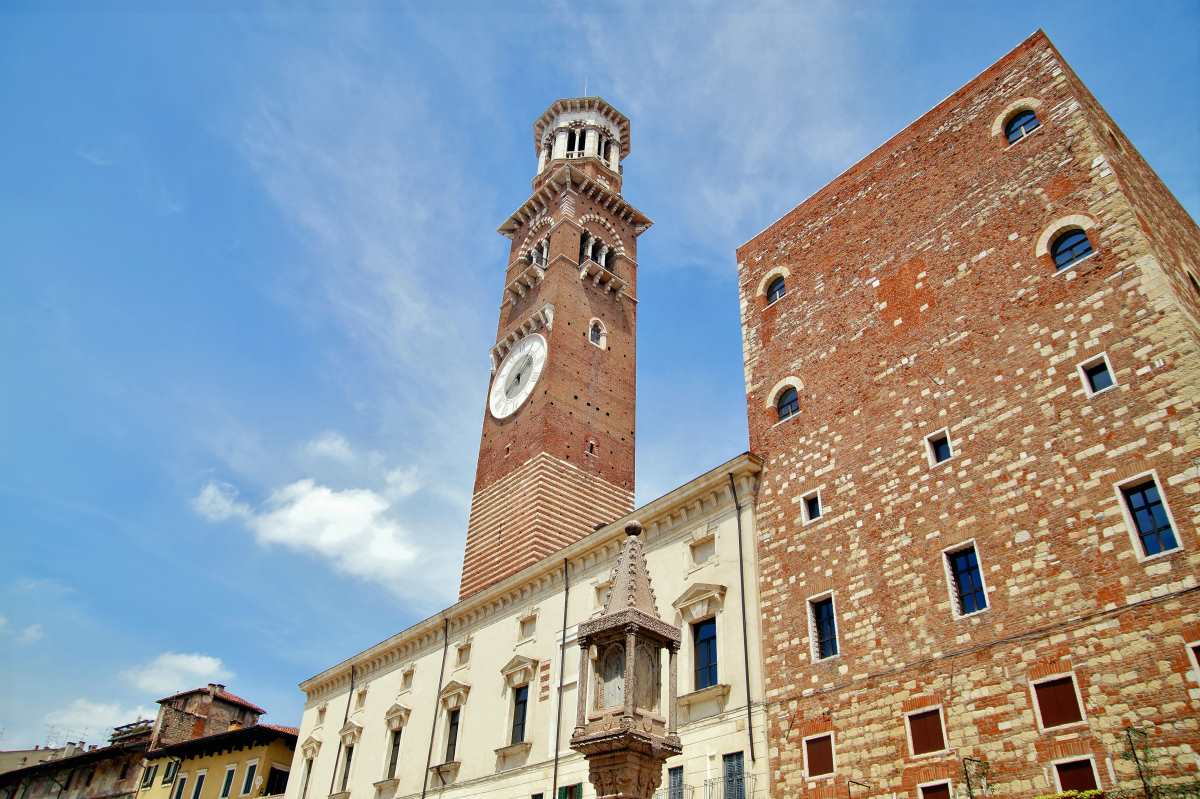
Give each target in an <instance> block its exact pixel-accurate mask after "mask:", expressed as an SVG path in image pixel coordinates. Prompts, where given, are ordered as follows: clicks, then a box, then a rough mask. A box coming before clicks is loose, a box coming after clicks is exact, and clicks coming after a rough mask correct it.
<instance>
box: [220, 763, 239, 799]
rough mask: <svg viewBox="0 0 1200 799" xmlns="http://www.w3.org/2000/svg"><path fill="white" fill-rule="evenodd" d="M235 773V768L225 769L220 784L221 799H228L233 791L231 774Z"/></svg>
mask: <svg viewBox="0 0 1200 799" xmlns="http://www.w3.org/2000/svg"><path fill="white" fill-rule="evenodd" d="M235 771H237V766H229V767H228V768H226V769H225V780H224V782H222V783H221V799H229V792H230V791H232V790H233V773H234V772H235Z"/></svg>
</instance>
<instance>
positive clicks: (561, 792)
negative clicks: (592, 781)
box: [558, 782, 583, 799]
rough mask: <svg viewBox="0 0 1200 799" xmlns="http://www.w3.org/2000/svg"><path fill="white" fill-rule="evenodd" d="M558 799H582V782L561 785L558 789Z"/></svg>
mask: <svg viewBox="0 0 1200 799" xmlns="http://www.w3.org/2000/svg"><path fill="white" fill-rule="evenodd" d="M558 799H583V783H582V782H577V783H575V784H574V785H564V786H562V787H561V788H559V789H558Z"/></svg>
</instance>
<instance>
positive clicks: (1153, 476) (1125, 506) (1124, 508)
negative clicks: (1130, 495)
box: [1113, 469, 1186, 563]
mask: <svg viewBox="0 0 1200 799" xmlns="http://www.w3.org/2000/svg"><path fill="white" fill-rule="evenodd" d="M1147 479H1150V480H1153V481H1154V486H1155V488H1157V489H1158V498H1159V499H1160V500H1161V501H1162V506H1163V510H1164V511H1165V512H1166V514H1167V522H1168V523H1169V524H1170V525H1171V532H1172V534H1174V536H1175V547H1174V548H1173V549H1164V550H1163V551H1162V552H1155V553H1154V554H1153V555H1147V554H1146V548H1145V546H1143V545H1142V535H1141V533H1140V532H1138V529H1137V522H1136V521H1135V520H1134V518H1133V513H1132V512H1131V511H1130V509H1129V502H1127V501H1126V499H1125V489H1126V488H1129V487H1131V486H1134V485H1137V484H1139V483H1144V482H1147ZM1113 490H1114V491H1115V492H1116V495H1117V504H1118V505H1120V507H1121V515H1122V517H1123V518H1124V519H1125V529H1126V530H1127V531H1128V532H1129V542H1130V544H1131V545H1132V546H1133V554H1134V555H1135V556H1136V557H1137V560H1138V563H1146V562H1148V561H1152V560H1157V559H1159V558H1164V557H1168V556H1170V555H1175V554H1177V553H1179V552H1183V551H1184V550H1185V549H1186V547H1185V546H1184V545H1183V536H1182V535H1181V534H1180V530H1179V525H1178V524H1176V523H1175V516H1174V514H1172V513H1171V505H1170V503H1169V502H1168V501H1167V492H1166V491H1164V490H1163V481H1162V480H1160V479H1158V470H1157V469H1147V470H1146V471H1144V472H1139V473H1138V474H1135V475H1132V476H1131V477H1126V478H1123V479H1121V480H1120V481H1118V482H1116V483H1113Z"/></svg>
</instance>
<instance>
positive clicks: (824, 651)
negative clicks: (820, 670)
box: [809, 596, 838, 660]
mask: <svg viewBox="0 0 1200 799" xmlns="http://www.w3.org/2000/svg"><path fill="white" fill-rule="evenodd" d="M809 607H810V608H811V609H812V626H813V651H814V654H815V655H816V659H817V660H824V659H825V658H831V657H833V656H834V655H836V654H837V653H838V641H837V621H836V620H835V619H834V608H833V597H832V596H827V597H824V598H822V599H813V600H810V601H809Z"/></svg>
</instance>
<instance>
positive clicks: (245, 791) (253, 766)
mask: <svg viewBox="0 0 1200 799" xmlns="http://www.w3.org/2000/svg"><path fill="white" fill-rule="evenodd" d="M347 751H349V750H347ZM346 763H347V770H349V766H348V764H349V763H350V759H349V757H347V758H346ZM257 771H258V761H257V760H251V761H250V762H249V763H247V764H246V776H245V777H243V778H242V796H247V795H249V793H250V791H251V790H253V789H254V774H255V772H257ZM343 790H345V789H344V788H343Z"/></svg>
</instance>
